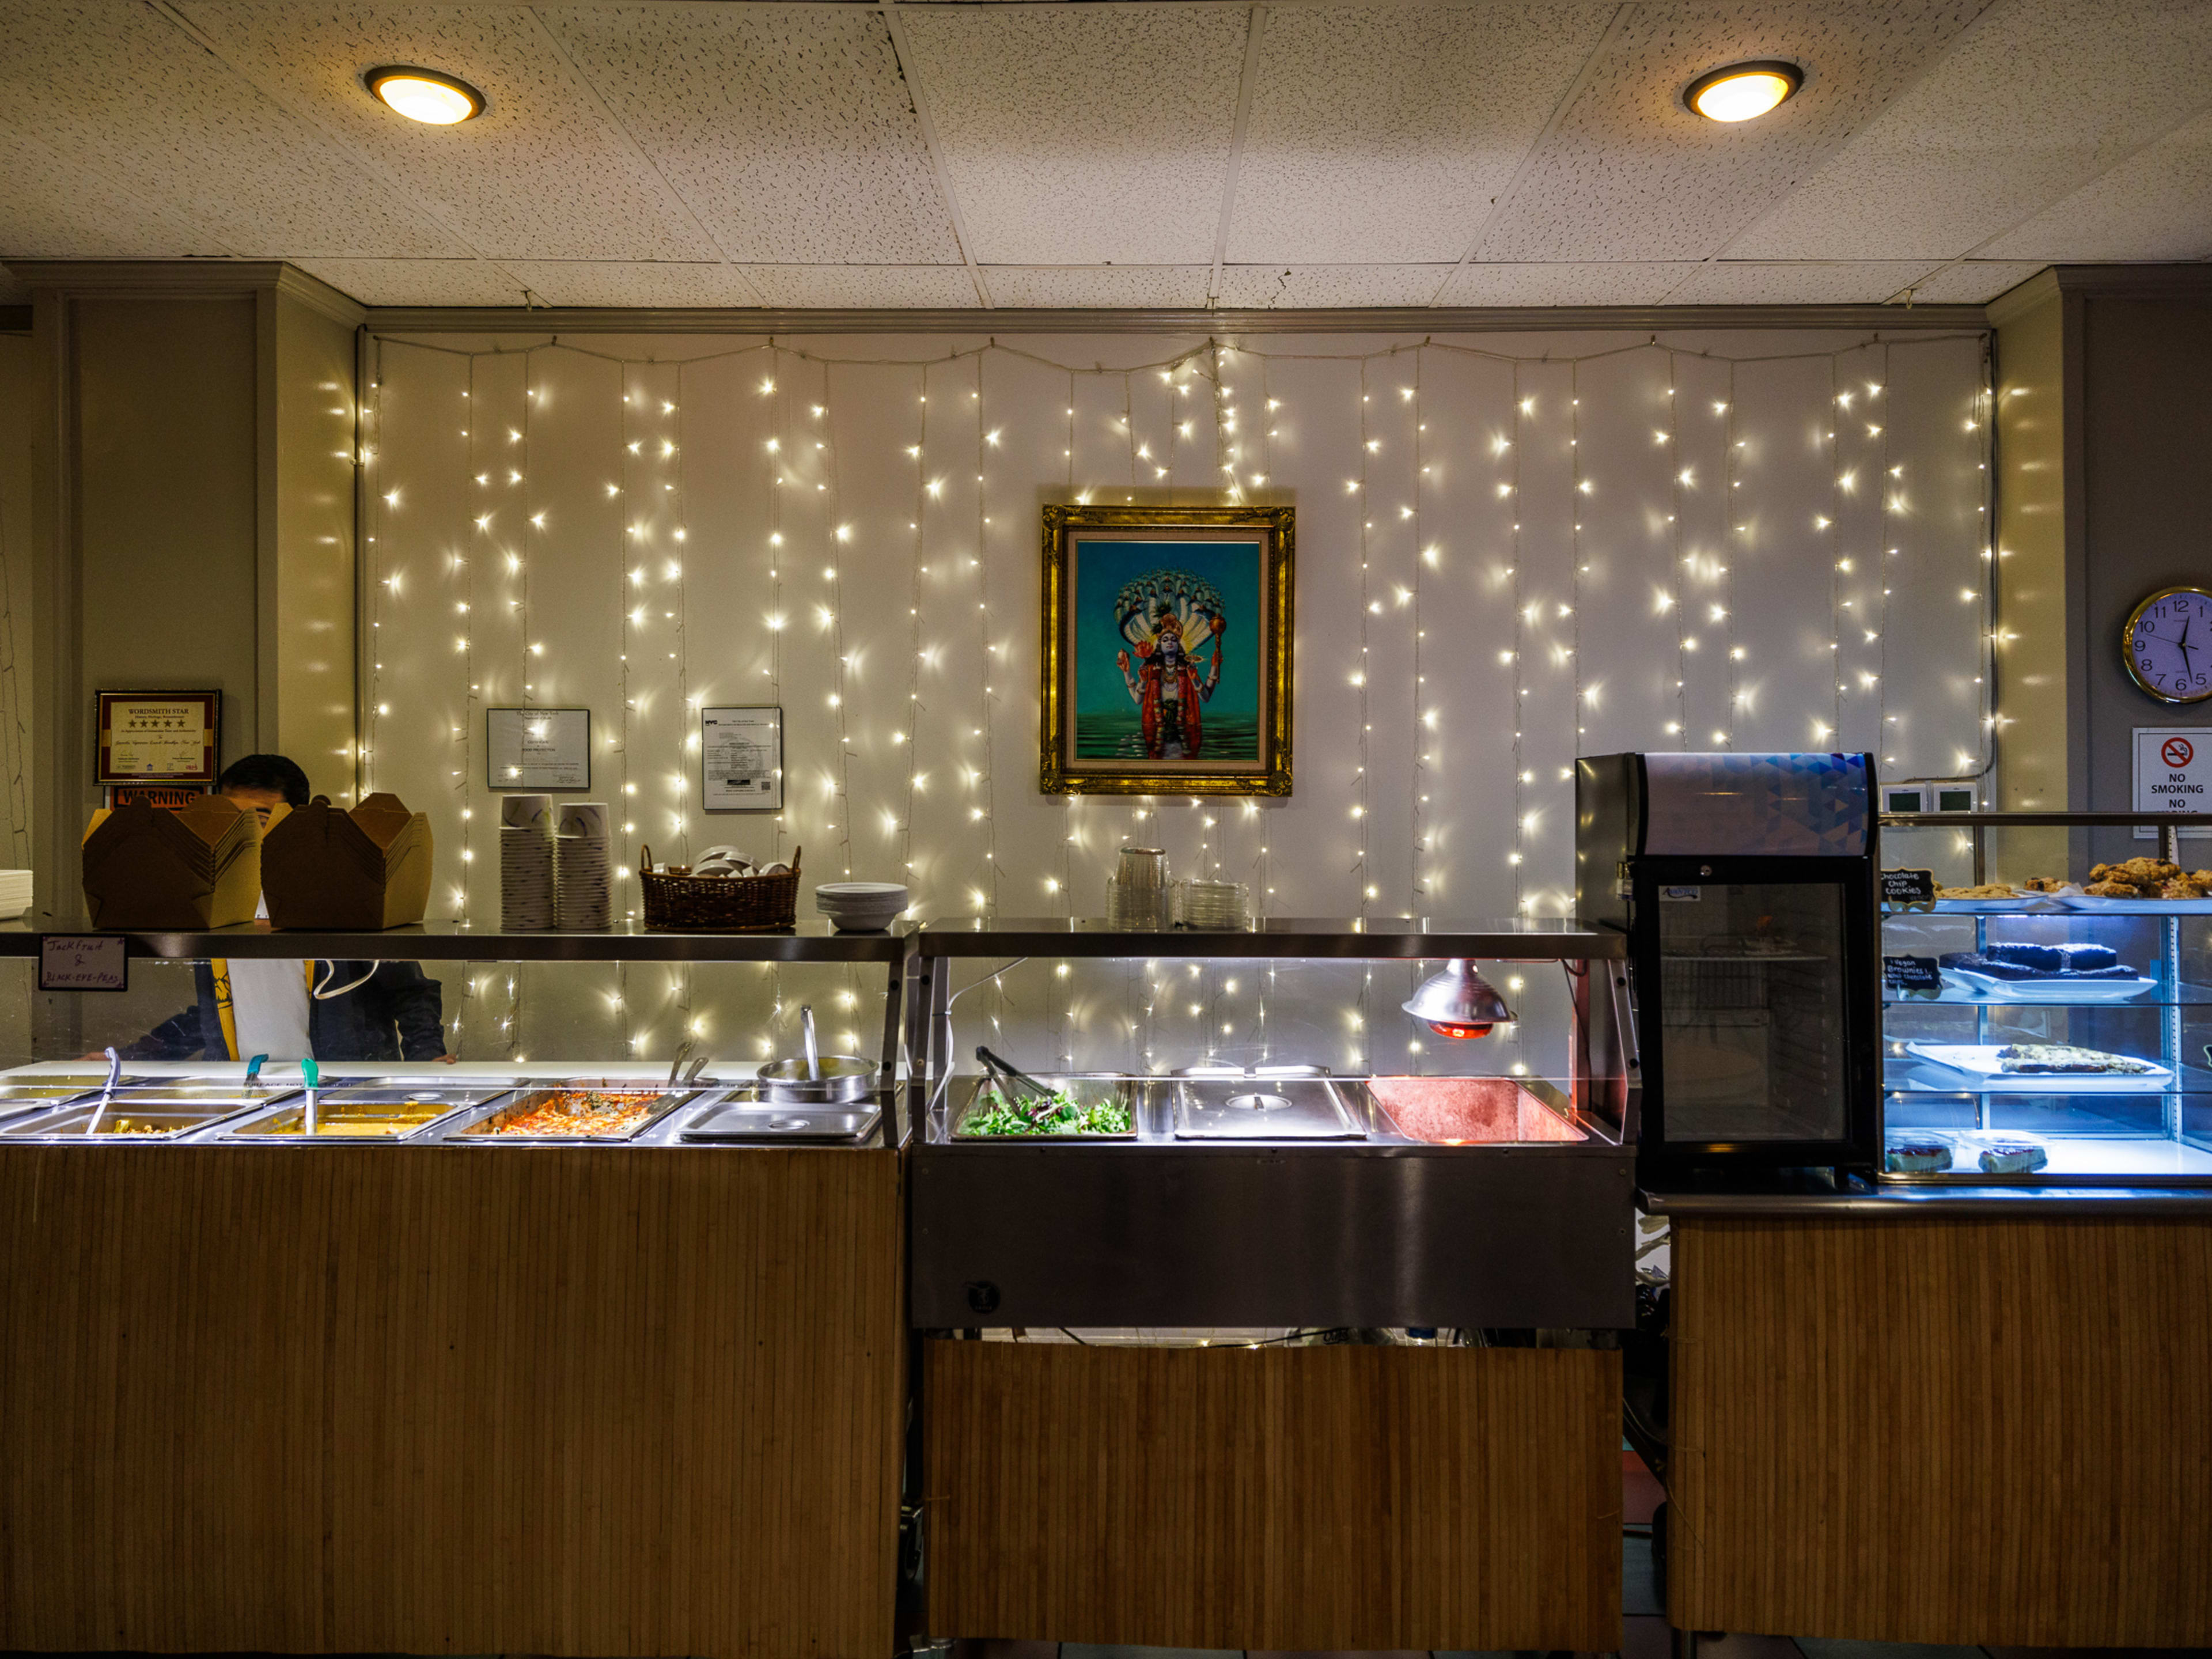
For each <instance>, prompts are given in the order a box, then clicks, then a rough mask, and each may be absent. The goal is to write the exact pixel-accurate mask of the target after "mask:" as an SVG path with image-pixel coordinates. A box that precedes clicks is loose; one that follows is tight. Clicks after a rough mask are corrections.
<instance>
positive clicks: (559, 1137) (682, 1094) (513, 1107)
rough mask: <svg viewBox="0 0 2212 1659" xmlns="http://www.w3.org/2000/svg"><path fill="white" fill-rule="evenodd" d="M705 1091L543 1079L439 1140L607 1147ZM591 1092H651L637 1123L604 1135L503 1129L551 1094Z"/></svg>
mask: <svg viewBox="0 0 2212 1659" xmlns="http://www.w3.org/2000/svg"><path fill="white" fill-rule="evenodd" d="M705 1092H706V1091H705V1090H703V1089H670V1088H668V1087H666V1086H665V1085H660V1084H656V1083H635V1082H623V1081H618V1080H615V1079H607V1078H579V1079H576V1080H574V1082H569V1081H566V1080H564V1081H562V1082H558V1083H542V1084H536V1085H526V1086H525V1087H523V1088H520V1089H518V1090H516V1091H514V1092H513V1098H512V1099H510V1100H509V1101H508V1102H507V1104H505V1105H503V1106H497V1107H495V1108H493V1109H491V1110H490V1111H489V1112H486V1113H484V1114H483V1115H481V1116H479V1117H476V1118H472V1119H471V1120H470V1121H468V1122H467V1123H465V1124H463V1125H462V1126H461V1127H459V1128H458V1129H448V1130H447V1131H446V1132H445V1133H443V1134H442V1135H441V1136H440V1137H439V1139H441V1140H446V1141H450V1142H458V1143H459V1144H461V1145H464V1146H610V1145H618V1144H620V1143H622V1142H624V1141H629V1140H634V1139H636V1138H637V1137H638V1136H639V1135H641V1134H642V1133H645V1132H646V1131H647V1129H650V1128H651V1127H653V1125H654V1124H656V1123H658V1122H659V1121H660V1120H661V1119H663V1118H664V1117H666V1116H667V1115H669V1113H671V1112H672V1111H674V1110H675V1109H677V1108H678V1107H679V1106H683V1105H686V1104H689V1103H690V1102H692V1101H695V1100H696V1099H698V1098H699V1097H700V1096H701V1095H702V1094H704V1093H705ZM577 1093H593V1094H608V1095H651V1096H653V1104H652V1105H650V1106H648V1107H647V1108H646V1109H645V1112H644V1114H643V1115H641V1117H639V1119H638V1120H637V1121H636V1122H635V1123H633V1124H630V1125H629V1127H626V1128H623V1129H619V1130H616V1131H612V1132H611V1133H605V1134H590V1133H583V1132H581V1131H579V1132H577V1133H573V1134H526V1133H513V1134H510V1133H505V1127H506V1126H507V1124H509V1123H512V1122H513V1121H515V1120H516V1119H517V1118H519V1117H522V1116H524V1115H527V1114H528V1113H529V1112H531V1111H532V1110H534V1109H536V1108H537V1107H538V1106H540V1105H542V1104H543V1103H544V1101H545V1099H546V1097H548V1096H551V1095H568V1094H577Z"/></svg>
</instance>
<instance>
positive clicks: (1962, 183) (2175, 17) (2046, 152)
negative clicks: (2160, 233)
mask: <svg viewBox="0 0 2212 1659" xmlns="http://www.w3.org/2000/svg"><path fill="white" fill-rule="evenodd" d="M2208 101H2212V7H2208V6H2205V5H2203V4H2197V3H2188V0H2035V3H2033V4H2025V3H2014V4H2010V5H2000V6H1996V7H1993V8H1991V9H1990V11H1989V12H1988V13H1986V14H1984V16H1983V18H1982V19H1981V21H1979V22H1978V23H1977V24H1976V26H1975V27H1973V28H1972V29H1970V30H1969V31H1967V33H1966V35H1965V36H1964V37H1963V38H1962V39H1961V40H1960V42H1959V43H1958V45H1957V46H1954V48H1953V49H1952V50H1951V51H1950V52H1948V53H1947V54H1945V56H1944V57H1943V58H1942V60H1941V61H1940V62H1938V63H1937V64H1936V65H1935V67H1934V68H1933V69H1931V70H1929V72H1928V74H1927V75H1926V76H1923V78H1922V79H1921V80H1919V81H1918V82H1916V83H1914V84H1913V85H1912V86H1911V87H1909V88H1906V89H1905V91H1904V92H1903V93H1902V94H1899V97H1898V98H1897V100H1896V101H1895V102H1893V103H1892V104H1891V105H1890V106H1888V107H1887V108H1886V109H1884V110H1883V111H1882V112H1881V113H1880V114H1879V115H1877V116H1875V118H1874V119H1873V120H1872V121H1870V122H1869V123H1868V124H1867V125H1866V126H1865V128H1864V129H1863V130H1862V131H1859V132H1858V133H1857V134H1855V135H1854V136H1853V137H1852V138H1851V140H1850V143H1847V144H1845V145H1844V147H1843V148H1842V149H1839V150H1838V151H1837V152H1836V153H1835V154H1834V155H1832V156H1830V157H1829V158H1828V161H1826V164H1825V165H1824V166H1822V167H1821V168H1820V171H1819V172H1817V173H1814V175H1813V177H1812V178H1810V179H1808V180H1807V181H1806V182H1805V183H1804V184H1802V185H1799V186H1798V187H1797V188H1796V190H1795V191H1791V192H1790V196H1789V197H1788V199H1787V200H1785V201H1784V202H1783V203H1781V204H1779V205H1778V206H1777V207H1776V208H1775V209H1774V210H1773V211H1771V212H1770V213H1769V214H1768V215H1767V216H1765V218H1764V219H1762V220H1760V221H1759V222H1758V223H1757V224H1756V225H1754V226H1753V227H1752V228H1751V229H1750V230H1749V231H1748V232H1747V233H1746V234H1744V235H1743V236H1741V237H1740V238H1738V239H1737V240H1736V241H1735V242H1734V243H1733V244H1732V245H1731V246H1729V258H1747V259H1848V258H1854V257H1858V256H1863V255H1864V254H1866V253H1868V252H1873V251H1879V252H1882V253H1883V254H1885V255H1891V256H1896V255H1910V256H1917V255H1921V254H1925V255H1927V256H1929V258H1945V257H1948V256H1954V255H1957V254H1960V253H1963V252H1966V250H1967V249H1969V248H1972V247H1974V246H1976V245H1978V243H1980V242H1983V241H1984V240H1987V239H1988V238H1990V237H1991V236H1994V235H1996V234H1999V233H2000V232H2002V231H2003V230H2005V229H2007V228H2009V227H2011V226H2013V225H2015V224H2018V223H2019V222H2021V220H2022V219H2025V218H2027V217H2028V216H2031V215H2033V213H2035V212H2036V211H2037V210H2039V209H2040V208H2043V207H2045V206H2047V205H2048V204H2051V203H2052V202H2055V201H2057V200H2058V199H2059V198H2060V197H2063V196H2065V195H2067V194H2068V193H2069V192H2070V191H2073V190H2074V189H2075V187H2076V186H2078V185H2081V184H2083V183H2085V182H2087V180H2088V179H2092V178H2093V177H2095V176H2096V175H2097V174H2098V173H2102V172H2104V171H2105V170H2106V168H2108V167H2112V166H2113V165H2115V164H2116V163H2118V161H2121V160H2123V159H2124V157H2126V156H2127V155H2129V154H2130V153H2131V152H2132V151H2134V150H2135V149H2137V148H2138V147H2140V146H2141V145H2142V144H2144V143H2148V142H2149V141H2150V140H2151V139H2153V138H2154V137H2157V136H2158V135H2159V134H2160V133H2162V132H2164V131H2166V130H2168V129H2169V128H2171V127H2172V125H2174V123H2175V120H2176V118H2177V114H2178V113H2179V112H2185V111H2190V110H2194V109H2200V108H2203V106H2205V105H2206V103H2207V102H2208Z"/></svg>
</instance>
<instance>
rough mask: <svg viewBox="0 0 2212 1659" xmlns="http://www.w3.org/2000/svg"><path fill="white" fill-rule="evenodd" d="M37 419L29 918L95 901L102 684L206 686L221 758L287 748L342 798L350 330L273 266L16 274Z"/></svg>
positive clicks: (350, 526)
mask: <svg viewBox="0 0 2212 1659" xmlns="http://www.w3.org/2000/svg"><path fill="white" fill-rule="evenodd" d="M10 269H11V270H13V271H14V272H15V274H16V276H19V277H20V278H21V280H23V281H24V282H25V283H27V285H28V286H29V287H30V289H31V291H32V304H33V340H34V344H35V349H36V351H37V354H38V358H39V364H40V369H41V371H42V377H43V381H44V385H43V387H42V398H43V405H44V406H43V407H42V408H41V410H40V412H39V416H38V419H37V422H36V433H35V446H34V459H33V473H34V481H33V503H34V532H33V547H34V561H35V581H34V611H35V615H36V624H35V633H36V641H37V644H36V649H35V651H34V653H33V655H34V659H35V660H36V661H37V662H38V664H39V668H40V687H41V691H42V695H41V696H40V698H39V699H38V702H37V704H36V708H35V711H34V714H35V720H34V730H33V740H32V750H33V781H34V787H33V799H34V800H35V801H36V803H37V806H36V808H35V810H34V842H35V845H34V848H33V861H34V867H35V868H36V869H37V871H38V872H39V894H38V909H39V910H40V912H44V913H46V915H59V916H67V915H74V914H77V913H78V912H79V911H80V910H81V908H82V902H81V897H80V893H79V886H78V882H79V870H78V863H77V857H76V848H77V845H78V842H79V841H80V839H81V838H82V833H83V829H84V824H85V820H86V818H87V817H88V814H89V813H90V812H91V811H92V810H93V808H94V807H95V806H96V805H98V804H99V790H98V788H97V786H96V785H95V783H94V756H93V745H94V735H95V734H94V729H93V718H94V693H95V692H96V691H99V690H106V689H110V688H114V687H124V688H134V687H173V688H179V689H202V688H209V687H212V688H214V689H216V690H221V691H222V694H223V713H222V757H223V758H224V760H225V761H226V762H228V760H231V759H234V758H236V757H238V756H240V755H245V754H249V753H252V752H253V751H255V750H262V749H277V750H283V751H284V752H286V753H288V754H290V755H291V756H292V757H294V758H295V759H296V760H297V761H299V762H300V763H301V765H302V766H303V767H305V768H306V769H307V775H308V776H309V778H310V780H311V781H313V784H314V786H315V787H316V788H317V789H318V790H320V791H324V792H326V793H329V794H330V795H331V797H332V798H333V799H339V800H346V801H350V800H351V799H352V798H353V794H354V786H355V781H356V760H355V752H354V750H355V691H354V687H355V676H354V657H355V640H354V631H355V615H356V605H355V594H354V580H355V577H354V569H355V564H354V524H355V511H354V489H355V472H356V462H355V453H354V451H355V442H356V424H355V422H356V415H355V402H356V400H355V376H354V331H355V330H356V328H357V327H358V326H359V325H360V323H361V321H362V315H363V313H362V310H361V307H358V306H356V304H354V302H353V301H349V300H348V299H347V298H345V296H344V295H341V294H339V293H337V291H336V290H335V289H331V288H328V287H326V286H325V285H324V284H323V283H319V282H316V281H315V280H314V279H313V278H312V277H308V276H303V275H302V274H301V273H300V272H298V271H296V270H291V269H290V268H289V267H287V266H284V265H282V264H246V263H229V262H224V263H216V262H212V261H202V260H194V261H176V262H168V261H165V262H159V263H147V264H137V263H100V264H64V263H57V262H46V261H30V260H25V261H18V262H15V263H14V264H11V266H10Z"/></svg>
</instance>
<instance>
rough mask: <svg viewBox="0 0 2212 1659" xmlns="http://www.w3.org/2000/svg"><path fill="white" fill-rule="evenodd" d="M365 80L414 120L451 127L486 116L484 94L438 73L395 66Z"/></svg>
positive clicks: (403, 113)
mask: <svg viewBox="0 0 2212 1659" xmlns="http://www.w3.org/2000/svg"><path fill="white" fill-rule="evenodd" d="M362 80H363V81H364V82H367V83H368V89H369V90H370V91H371V92H373V93H374V94H376V95H377V97H378V98H379V99H380V100H382V101H383V102H384V103H386V104H387V105H389V106H391V107H392V108H393V109H395V110H397V111H398V112H399V113H400V114H402V115H404V116H405V117H406V118H408V119H409V120H410V121H427V122H428V123H429V125H432V126H434V127H450V126H453V125H455V124H456V123H458V122H461V121H465V120H467V119H469V118H471V116H477V115H481V114H483V108H484V96H483V94H482V93H480V92H478V91H477V89H476V88H474V87H472V86H471V85H470V84H469V83H468V82H465V81H457V80H455V79H454V78H453V76H450V75H441V74H439V73H438V71H437V70H426V69H416V68H415V67H413V66H412V65H411V64H388V65H386V67H385V68H383V69H373V70H369V72H368V74H367V75H365V76H362Z"/></svg>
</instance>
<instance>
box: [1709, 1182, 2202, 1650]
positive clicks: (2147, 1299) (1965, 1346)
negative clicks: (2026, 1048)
mask: <svg viewBox="0 0 2212 1659" xmlns="http://www.w3.org/2000/svg"><path fill="white" fill-rule="evenodd" d="M1674 1241H1675V1242H1674V1263H1675V1284H1676V1290H1675V1293H1674V1390H1673V1417H1674V1464H1673V1468H1672V1469H1671V1471H1670V1474H1669V1480H1668V1486H1669V1488H1670V1497H1671V1504H1672V1508H1671V1510H1670V1520H1671V1522H1672V1524H1671V1526H1670V1528H1669V1532H1668V1553H1669V1556H1670V1561H1669V1565H1668V1579H1669V1591H1668V1617H1669V1619H1670V1620H1672V1622H1673V1623H1674V1625H1675V1626H1678V1627H1683V1628H1688V1629H1699V1630H1729V1631H1743V1632H1771V1633H1776V1634H1787V1635H1792V1636H1819V1637H1844V1638H1864V1639H1870V1640H1879V1641H1906V1642H1930V1643H1949V1644H1967V1643H1979V1644H2008V1645H2020V1646H2054V1647H2055V1646H2072V1645H2082V1644H2095V1645H2098V1646H2115V1647H2127V1646H2144V1647H2152V1646H2187V1645H2191V1644H2204V1643H2212V1571H2207V1569H2206V1565H2205V1564H2206V1563H2207V1562H2208V1561H2212V1480H2208V1479H2207V1477H2206V1474H2205V1472H2204V1468H2203V1460H2202V1457H2201V1456H2200V1455H2199V1454H2198V1451H2197V1442H2198V1441H2199V1440H2200V1439H2201V1437H2202V1434H2203V1427H2204V1425H2205V1424H2206V1423H2207V1422H2208V1421H2212V1322H2208V1320H2207V1318H2206V1312H2207V1310H2208V1309H2212V1222H2193V1221H2177V1220H2174V1219H2171V1218H2151V1219H2148V1220H2144V1221H2139V1222H2132V1221H2125V1220H2106V1219H2104V1218H2071V1217H2064V1218H2060V1217H2052V1218H2044V1219H2039V1220H2022V1219H2014V1220H1989V1221H1984V1220H1980V1219H1978V1218H1925V1219H1914V1220H1891V1219H1882V1218H1874V1219H1859V1220H1849V1219H1837V1220H1831V1221H1817V1220H1794V1219H1760V1220H1743V1221H1717V1220H1711V1219H1704V1218H1699V1219H1685V1220H1681V1221H1679V1222H1678V1223H1677V1224H1676V1227H1675V1232H1674Z"/></svg>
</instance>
